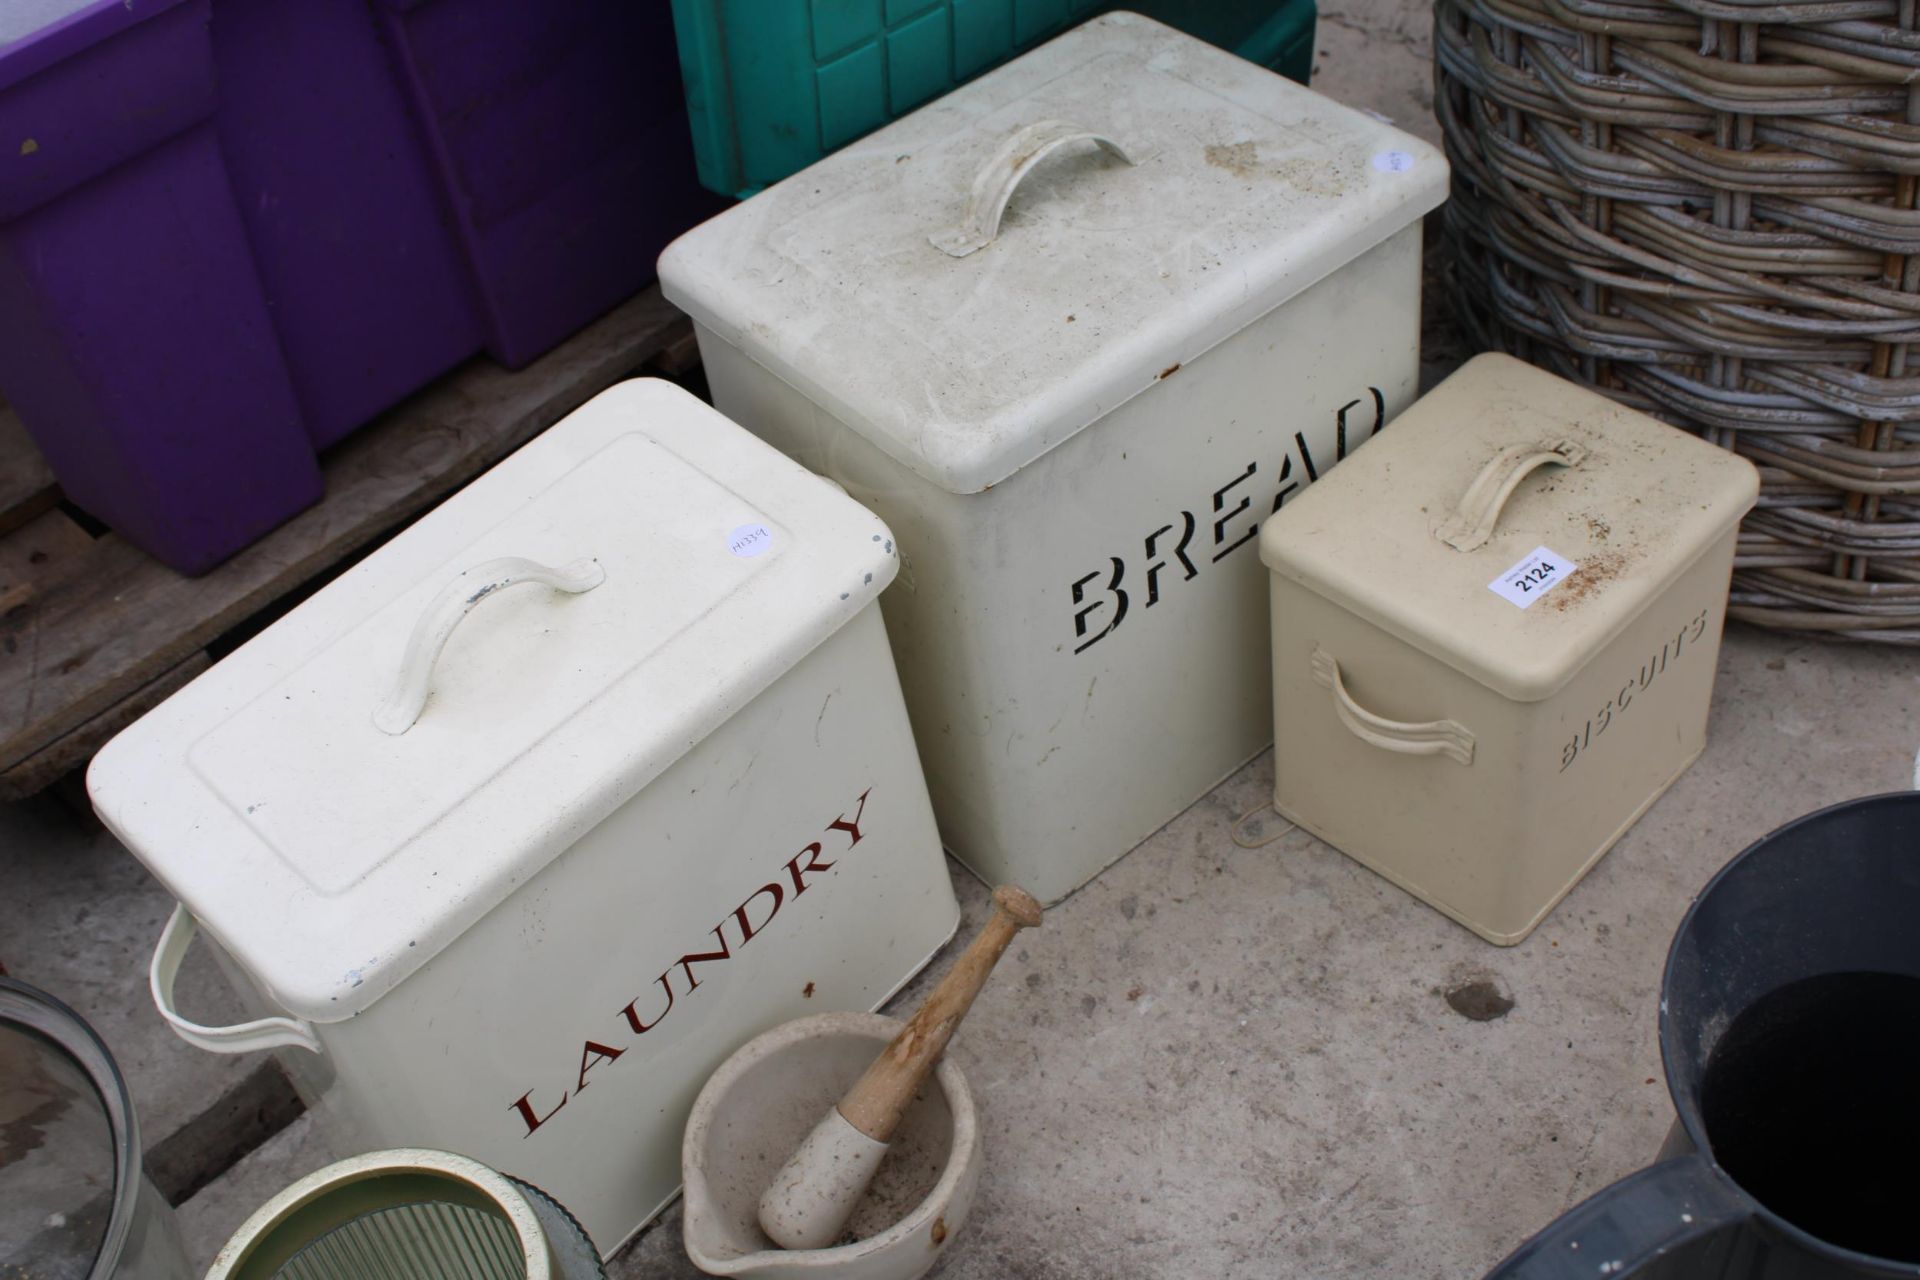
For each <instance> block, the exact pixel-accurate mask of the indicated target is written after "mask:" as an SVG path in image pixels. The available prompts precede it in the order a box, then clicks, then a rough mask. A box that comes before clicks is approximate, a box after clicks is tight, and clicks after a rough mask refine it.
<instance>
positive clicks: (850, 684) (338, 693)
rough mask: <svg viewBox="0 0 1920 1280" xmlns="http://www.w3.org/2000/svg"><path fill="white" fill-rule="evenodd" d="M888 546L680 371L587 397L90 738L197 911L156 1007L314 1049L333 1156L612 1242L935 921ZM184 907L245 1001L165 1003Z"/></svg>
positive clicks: (922, 950)
mask: <svg viewBox="0 0 1920 1280" xmlns="http://www.w3.org/2000/svg"><path fill="white" fill-rule="evenodd" d="M892 536H893V535H892V534H891V533H890V532H889V531H888V530H887V528H886V527H885V526H884V525H883V524H881V522H880V521H879V520H878V519H876V518H875V517H874V516H873V515H871V514H870V513H868V512H867V511H865V510H863V509H862V508H861V507H859V506H858V505H857V504H856V503H854V502H853V501H852V500H851V499H849V498H847V497H846V496H845V494H843V493H841V492H840V491H838V490H837V489H836V488H835V487H834V486H832V485H830V484H828V483H827V482H826V481H824V480H821V479H820V478H819V477H817V476H814V475H811V474H809V473H808V472H806V471H804V470H802V469H801V468H800V467H798V466H796V465H794V464H793V463H792V462H790V461H789V460H787V459H786V458H783V457H781V456H780V455H779V454H778V453H776V452H775V451H774V450H772V449H770V448H768V447H767V446H766V445H764V444H762V443H761V442H760V441H758V440H755V439H754V438H753V437H752V436H750V435H748V434H747V433H746V432H744V431H742V430H740V429H739V428H737V427H735V426H734V425H732V424H731V423H729V422H727V421H726V420H725V419H724V418H722V417H721V416H720V415H719V414H717V413H715V412H714V411H713V410H711V409H709V408H707V407H706V406H705V405H703V404H701V403H699V402H698V401H697V400H695V399H694V398H693V397H691V396H689V395H687V394H686V393H685V392H682V391H680V390H678V389H677V388H675V387H673V386H671V385H670V384H667V383H664V382H652V381H635V382H628V383H625V384H623V385H620V386H617V387H615V388H613V389H612V390H610V391H607V392H606V393H604V394H603V395H601V396H599V397H598V398H596V399H595V400H593V401H592V402H591V403H589V404H588V405H587V406H585V407H584V408H582V409H580V410H579V411H578V412H576V413H574V414H573V415H571V416H570V417H568V418H566V419H565V420H563V421H562V422H560V423H559V424H558V425H556V426H554V427H553V428H551V429H550V430H549V431H547V432H546V433H545V434H544V435H542V436H541V437H539V438H538V439H536V440H535V441H533V442H532V443H531V444H529V445H527V446H526V447H525V448H524V449H522V450H520V451H519V452H518V453H516V454H514V455H513V456H512V457H511V458H509V459H507V460H506V461H505V462H503V463H501V464H500V465H499V466H497V467H496V468H494V469H493V470H492V471H491V472H489V473H488V474H486V475H485V476H482V477H481V478H480V479H479V480H477V481H475V482H474V483H473V484H472V485H470V486H469V487H468V488H466V489H465V490H464V491H462V492H461V493H460V494H458V495H457V496H455V497H454V498H452V499H451V500H449V501H448V502H447V503H445V504H444V505H443V506H441V507H440V508H439V509H437V510H435V511H434V512H432V513H431V514H429V515H428V516H426V517H425V518H423V519H422V520H420V521H419V522H418V523H417V524H415V525H414V526H413V527H412V528H410V529H408V530H407V531H406V532H404V533H403V534H401V535H400V536H399V537H397V538H395V539H394V540H393V541H392V542H390V543H389V544H387V545H386V546H385V547H383V548H381V549H380V550H379V551H377V552H375V553H374V554H373V555H371V556H369V557H368V558H367V559H366V560H365V561H364V562H363V563H362V564H360V565H359V566H357V567H356V568H354V569H353V570H352V571H350V572H349V573H347V574H345V575H344V576H342V577H341V578H340V579H338V580H337V581H335V582H334V583H332V584H331V585H329V586H328V587H326V588H325V589H324V590H322V591H320V592H319V593H318V594H316V595H315V596H314V597H313V598H312V599H311V600H309V601H307V602H306V603H304V604H302V605H301V606H300V607H298V608H297V609H295V610H293V611H292V612H291V613H289V614H288V615H287V616H286V617H285V618H284V619H282V620H281V621H279V622H277V623H275V624H274V625H273V626H272V627H270V628H268V629H267V630H266V631H264V632H263V633H261V635H260V636H258V637H257V638H255V639H254V640H252V641H251V642H249V643H248V644H246V645H245V646H243V647H242V648H240V649H239V650H237V651H236V652H235V653H234V654H233V655H232V656H230V657H228V658H227V659H226V660H225V661H223V662H221V663H220V664H219V665H217V666H216V667H214V668H213V669H212V670H211V671H209V672H208V673H206V674H205V675H203V676H202V677H201V678H200V679H198V680H196V681H195V682H194V683H193V684H191V685H189V686H188V687H187V688H186V689H184V690H182V691H181V692H180V693H178V694H176V695H175V696H174V697H173V698H171V699H170V700H168V701H167V702H166V703H164V704H163V705H162V706H160V707H159V708H158V709H156V710H155V711H153V712H152V713H151V714H149V715H148V716H147V717H146V718H145V719H143V720H141V721H140V722H139V723H138V724H136V725H135V726H133V727H132V728H130V729H128V730H127V731H126V732H125V733H123V734H122V735H120V736H119V737H118V738H116V739H115V740H114V741H113V742H111V743H110V744H108V746H107V748H106V749H105V750H104V751H102V752H101V753H100V756H99V757H98V759H96V760H95V762H94V765H93V768H92V771H91V773H90V774H89V776H88V785H89V788H90V790H91V792H92V795H93V802H94V806H95V808H96V809H97V810H98V812H99V814H100V816H101V818H102V819H103V820H104V821H105V822H106V824H107V826H108V827H109V828H110V829H111V830H112V831H113V832H114V834H115V835H117V836H118V837H119V838H120V839H121V840H122V841H123V842H125V844H126V845H127V846H128V848H130V849H131V850H133V852H134V853H135V854H136V855H138V856H139V857H140V859H141V860H142V861H143V862H145V863H146V864H147V866H148V867H149V868H150V869H151V870H152V871H153V873H154V875H155V876H156V877H158V879H159V880H160V881H161V882H162V883H163V884H164V885H166V887H167V888H168V889H170V890H171V891H172V892H173V893H174V894H175V895H176V896H177V897H178V898H179V899H180V902H181V903H182V904H183V905H182V908H181V910H179V911H178V912H176V913H175V916H174V919H173V921H172V922H171V923H170V924H169V926H168V927H167V930H166V933H165V935H164V937H163V938H162V940H161V943H160V946H159V948H158V950H157V951H156V952H155V955H154V962H153V985H154V994H155V999H156V1002H157V1003H158V1004H159V1006H160V1009H161V1012H162V1013H163V1014H164V1015H165V1016H166V1017H167V1018H168V1019H169V1020H170V1021H171V1022H172V1023H173V1025H174V1027H175V1029H176V1030H177V1031H179V1032H180V1034H181V1035H182V1036H183V1037H184V1038H186V1039H188V1040H189V1041H192V1042H194V1043H196V1044H200V1045H202V1046H203V1047H205V1048H208V1049H211V1050H214V1051H216V1052H237V1051H241V1050H246V1049H256V1048H265V1047H280V1048H283V1049H287V1050H289V1053H288V1057H289V1058H290V1059H291V1060H292V1062H291V1065H293V1066H294V1067H295V1069H296V1076H297V1078H304V1079H306V1080H308V1081H312V1080H313V1079H315V1078H316V1076H318V1077H320V1078H322V1079H324V1077H326V1076H327V1075H330V1076H331V1083H330V1084H327V1085H326V1086H325V1097H324V1098H322V1099H321V1104H322V1105H321V1112H322V1115H323V1116H324V1117H326V1118H327V1119H328V1120H329V1122H331V1123H337V1124H339V1125H341V1126H342V1131H341V1132H340V1134H339V1135H338V1143H339V1145H343V1146H348V1147H349V1148H354V1149H366V1148H375V1147H398V1146H425V1147H435V1148H440V1149H444V1150H449V1151H454V1152H458V1153H460V1154H462V1155H466V1156H470V1157H472V1158H474V1159H478V1160H480V1161H482V1162H484V1163H486V1164H488V1165H490V1166H492V1167H494V1168H498V1169H500V1170H502V1171H503V1172H506V1173H510V1174H512V1175H514V1176H516V1177H520V1178H524V1179H526V1180H528V1181H530V1182H532V1183H534V1184H535V1185H537V1186H539V1187H541V1188H542V1189H543V1190H545V1191H547V1192H549V1193H550V1194H552V1195H553V1196H554V1197H555V1198H556V1199H558V1200H559V1201H560V1202H561V1203H563V1204H565V1205H566V1206H567V1207H568V1209H570V1210H571V1211H572V1212H573V1213H574V1215H575V1216H576V1217H578V1218H579V1219H580V1221H581V1223H582V1224H583V1225H584V1226H585V1227H586V1228H587V1231H588V1232H589V1233H590V1234H591V1235H592V1236H593V1238H594V1240H595V1242H596V1243H598V1244H599V1245H600V1247H601V1248H602V1249H603V1250H606V1251H608V1252H611V1251H612V1250H613V1249H615V1248H617V1247H618V1246H619V1245H620V1244H621V1243H622V1242H623V1241H624V1240H626V1239H627V1238H628V1237H629V1236H630V1235H631V1234H632V1233H633V1232H634V1231H635V1230H636V1229H637V1228H638V1227H640V1226H641V1225H642V1224H643V1223H645V1222H646V1221H647V1219H648V1218H650V1217H651V1216H652V1215H653V1214H654V1213H655V1212H657V1211H658V1209H659V1208H660V1207H661V1206H662V1204H663V1202H664V1201H666V1200H667V1199H669V1198H670V1197H671V1196H672V1195H673V1193H674V1192H675V1190H676V1189H677V1188H678V1186H679V1183H680V1173H679V1147H680V1132H681V1127H682V1126H683V1124H684V1123H685V1121H686V1116H687V1113H688V1111H689V1109H690V1108H691V1106H692V1103H693V1099H694V1096H695V1094H697V1093H698V1091H699V1089H700V1086H701V1085H702V1083H704V1081H705V1080H706V1078H707V1075H708V1074H709V1073H710V1072H711V1071H712V1070H713V1069H714V1068H715V1067H716V1066H718V1065H719V1064H720V1063H721V1062H722V1061H723V1060H724V1059H725V1058H726V1057H727V1055H728V1054H730V1053H732V1052H733V1050H735V1049H737V1048H738V1047H739V1046H740V1045H741V1044H744V1043H745V1042H746V1041H747V1040H749V1039H751V1038H752V1037H753V1036H755V1035H756V1034H758V1033H760V1032H761V1031H764V1030H766V1029H767V1028H769V1027H771V1026H774V1025H775V1024H777V1023H780V1022H782V1021H785V1020H787V1019H790V1018H793V1017H797V1016H800V1015H802V1014H807V1013H817V1012H823V1011H829V1010H836V1009H839V1010H867V1009H871V1008H873V1007H875V1006H876V1005H878V1004H880V1003H881V1002H882V1001H884V1000H885V999H886V998H887V996H888V995H889V994H890V993H892V992H893V991H894V990H895V989H896V988H897V987H898V986H899V985H900V984H901V983H902V982H904V981H905V980H906V979H907V978H909V977H910V976H911V975H912V974H913V973H914V972H916V971H917V970H918V969H919V968H920V967H921V966H922V965H923V964H924V963H925V962H926V960H927V959H928V957H929V956H930V955H931V954H932V953H933V952H934V951H935V950H937V949H938V948H939V947H940V946H941V945H942V943H943V942H945V940H946V939H947V938H949V937H950V936H951V935H952V931H953V929H954V928H955V927H956V925H957V924H958V921H959V911H958V906H957V903H956V902H955V899H954V896H953V890H952V885H951V883H950V881H949V879H948V874H947V870H946V865H945V861H944V859H943V858H942V856H941V853H940V845H939V839H938V836H937V834H936V832H935V830H934V825H933V815H932V811H931V808H930V806H929V803H928V798H927V793H926V787H925V783H924V781H923V780H922V778H921V775H920V771H919V765H918V761H917V759H916V757H915V752H914V748H913V740H912V737H911V734H910V732H909V730H908V727H907V718H906V712H905V708H904V705H903V703H902V701H901V697H900V690H899V684H898V680H897V677H896V676H895V674H894V669H893V663H892V660H891V658H890V656H889V653H888V649H887V644H886V636H885V632H884V630H883V627H882V625H881V620H880V615H879V612H878V607H877V605H876V603H875V597H876V596H877V595H878V593H879V592H880V590H881V588H882V587H884V586H885V585H886V583H887V581H888V580H889V579H890V578H891V577H892V576H893V574H894V571H895V565H896V558H895V553H894V551H893V547H892ZM516 584H522V585H516ZM469 610H470V611H471V612H470V613H469V612H468V611H469ZM463 617H464V621H463V620H462V618H463ZM456 623H457V624H458V625H457V626H455V624H456ZM449 630H450V631H451V635H450V636H449V635H448V632H449ZM442 646H444V647H442ZM423 698H424V702H423V701H422V699H423ZM196 927H197V928H198V929H200V930H203V931H204V932H205V933H207V934H209V935H211V937H212V938H213V939H214V940H215V941H217V943H218V944H219V946H220V948H222V949H223V950H224V952H225V955H226V957H227V958H228V960H229V961H230V963H231V966H232V968H233V969H234V970H237V971H238V972H239V973H240V974H241V975H242V976H243V977H244V978H245V980H246V985H247V986H248V987H250V988H251V998H252V999H253V1000H254V1001H255V1002H256V1003H257V1004H258V1006H259V1007H260V1009H261V1012H262V1015H263V1016H262V1018H261V1019H260V1020H259V1021H256V1022H254V1023H251V1024H247V1025H243V1026H237V1027H225V1028H206V1027H200V1026H196V1025H194V1024H192V1023H191V1022H189V1021H188V1020H187V1019H186V1018H185V1017H184V1016H183V1015H182V1013H181V1012H180V1011H178V1010H176V1009H174V1007H173V1002H172V986H173V975H174V973H175V971H176V970H177V969H178V967H179V964H180V960H181V956H182V953H183V952H184V951H185V950H186V948H187V947H188V945H189V944H190V943H191V941H192V939H193V937H194V933H195V929H196ZM312 1054H318V1055H319V1057H318V1059H314V1058H312V1057H311V1056H310V1055H312ZM314 1067H320V1068H322V1070H320V1071H318V1072H316V1071H314V1070H312V1068H314Z"/></svg>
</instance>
